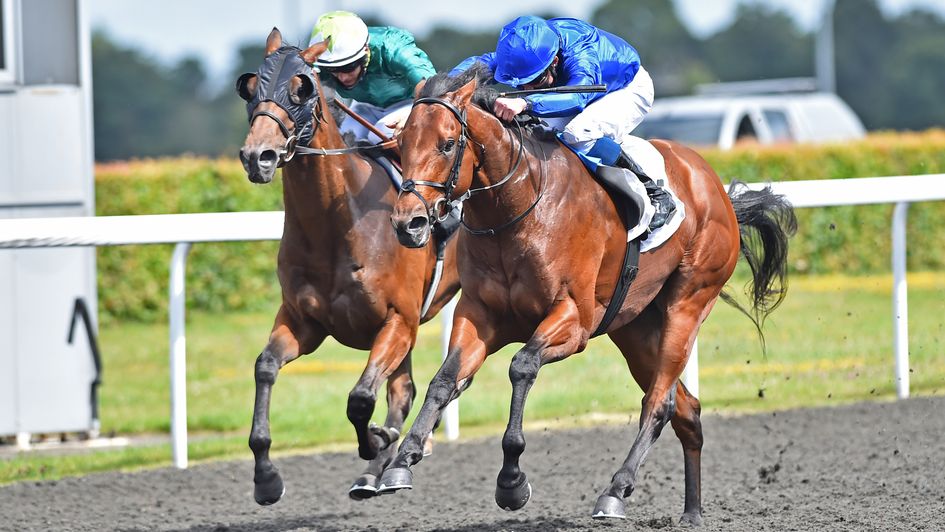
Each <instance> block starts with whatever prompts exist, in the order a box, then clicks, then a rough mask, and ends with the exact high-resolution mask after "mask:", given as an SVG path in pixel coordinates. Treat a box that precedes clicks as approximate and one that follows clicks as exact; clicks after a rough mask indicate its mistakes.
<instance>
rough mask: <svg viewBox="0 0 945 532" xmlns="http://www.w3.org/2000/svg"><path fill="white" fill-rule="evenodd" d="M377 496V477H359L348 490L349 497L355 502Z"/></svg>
mask: <svg viewBox="0 0 945 532" xmlns="http://www.w3.org/2000/svg"><path fill="white" fill-rule="evenodd" d="M376 495H377V477H376V476H374V475H372V474H370V473H365V474H363V475H361V476H360V477H358V479H357V480H355V481H354V484H353V485H352V486H351V489H349V490H348V497H351V499H352V500H355V501H363V500H364V499H370V498H371V497H374V496H376Z"/></svg>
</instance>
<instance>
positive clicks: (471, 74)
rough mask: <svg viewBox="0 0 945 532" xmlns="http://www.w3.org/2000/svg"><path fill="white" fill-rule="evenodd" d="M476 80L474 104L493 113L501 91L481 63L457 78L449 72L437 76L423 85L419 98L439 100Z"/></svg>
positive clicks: (486, 67)
mask: <svg viewBox="0 0 945 532" xmlns="http://www.w3.org/2000/svg"><path fill="white" fill-rule="evenodd" d="M474 79H475V80H476V91H475V92H474V93H473V97H472V102H473V104H475V105H476V106H477V107H481V108H482V109H483V110H485V111H488V112H489V113H491V112H492V107H493V105H494V104H495V99H496V98H498V97H499V91H497V90H496V89H495V87H494V85H495V82H494V81H492V71H491V70H489V67H488V66H486V64H485V63H483V62H481V61H477V62H476V63H475V64H474V65H473V66H472V67H470V68H469V69H467V70H465V71H463V72H460V73H459V74H458V75H456V76H450V75H449V73H447V72H440V73H438V74H436V75H435V76H433V77H432V78H430V79H428V80H427V82H426V84H424V85H423V88H422V89H421V90H420V95H419V96H420V98H438V97H441V96H443V95H445V94H446V93H447V92H453V91H455V90H457V89H459V88H460V87H462V86H463V85H465V84H467V83H469V82H470V81H472V80H474Z"/></svg>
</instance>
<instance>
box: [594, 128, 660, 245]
mask: <svg viewBox="0 0 945 532" xmlns="http://www.w3.org/2000/svg"><path fill="white" fill-rule="evenodd" d="M587 155H590V156H593V157H596V158H598V159H599V160H600V161H601V163H603V164H604V165H607V166H613V167H617V168H624V169H626V170H630V171H631V172H633V174H634V175H636V176H637V179H639V180H640V183H642V184H643V186H644V188H646V193H647V196H649V198H650V203H652V204H653V207H654V208H655V209H656V212H655V213H654V214H653V219H652V220H650V225H649V230H650V231H651V232H652V231H654V230H656V229H658V228H660V227H662V226H663V225H664V224H666V222H668V221H669V220H670V219H671V218H672V217H673V214H675V213H676V203H675V202H674V201H673V198H672V196H670V194H669V192H667V191H666V189H665V188H663V186H662V185H663V183H662V180H660V181H659V182H657V181H654V180H653V179H652V178H651V177H650V176H648V175H646V173H645V172H644V171H643V169H642V168H640V165H638V164H637V163H636V162H634V161H633V159H631V158H630V157H628V156H627V154H626V153H624V151H623V148H621V147H620V145H619V144H617V142H615V141H614V140H613V139H611V138H608V137H602V138H600V139H597V141H596V142H595V143H594V145H593V146H592V147H591V149H590V150H589V151H588V152H587Z"/></svg>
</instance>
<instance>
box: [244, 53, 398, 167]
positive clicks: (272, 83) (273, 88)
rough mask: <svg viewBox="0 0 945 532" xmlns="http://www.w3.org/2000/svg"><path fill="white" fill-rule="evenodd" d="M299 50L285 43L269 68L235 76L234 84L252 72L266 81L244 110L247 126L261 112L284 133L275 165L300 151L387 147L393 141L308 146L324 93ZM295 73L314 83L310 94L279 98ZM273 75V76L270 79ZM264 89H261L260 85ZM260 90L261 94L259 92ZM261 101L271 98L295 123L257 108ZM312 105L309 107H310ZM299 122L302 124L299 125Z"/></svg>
mask: <svg viewBox="0 0 945 532" xmlns="http://www.w3.org/2000/svg"><path fill="white" fill-rule="evenodd" d="M299 51H300V50H299V49H298V48H294V47H286V48H285V49H284V51H280V52H281V53H280V55H279V56H278V57H276V58H275V61H277V62H276V63H275V65H274V66H273V67H272V68H268V66H269V65H268V64H266V63H264V64H263V66H262V67H260V69H259V70H258V71H257V72H256V73H250V74H243V75H242V76H240V78H239V80H237V86H238V87H239V86H240V84H241V83H244V82H245V80H246V79H248V78H249V77H251V76H254V75H255V76H256V77H257V80H260V81H258V83H265V87H257V91H256V94H254V96H253V98H252V99H250V100H248V101H247V114H249V127H253V123H254V122H255V121H256V119H257V118H258V117H260V116H265V117H267V118H270V119H272V120H273V121H275V123H276V125H278V126H279V130H280V131H281V132H282V135H283V136H284V137H285V139H286V140H285V144H284V145H283V146H282V148H281V149H280V150H279V151H278V157H279V160H278V163H277V167H278V168H281V167H283V166H284V165H285V164H286V163H288V162H289V161H291V160H292V158H293V157H295V155H296V154H299V155H320V156H327V155H345V154H349V153H355V152H362V151H366V150H371V149H376V148H386V147H389V146H390V145H392V144H393V143H392V142H388V143H380V144H375V145H372V146H351V147H347V148H333V149H330V148H311V147H309V146H308V143H309V142H310V141H311V139H312V137H314V136H315V134H316V133H317V132H318V128H319V127H320V126H321V125H322V124H324V123H327V122H326V120H325V114H324V110H323V102H324V99H325V98H324V94H323V92H322V87H321V82H320V81H319V80H318V79H317V77H316V76H314V75H312V74H311V72H310V66H309V65H308V64H306V63H305V62H304V61H303V60H302V58H301V56H299V55H298V52H299ZM287 63H288V64H289V66H290V67H291V66H293V65H294V71H293V72H291V74H290V75H288V76H286V75H284V74H283V72H282V70H283V68H285V66H286V65H287ZM264 69H267V70H266V72H265V74H266V75H267V77H266V78H265V81H264V82H263V81H261V80H263V78H262V76H263V74H264V72H263V70H264ZM295 76H302V77H303V78H308V79H309V80H310V81H311V83H312V86H313V89H314V90H313V92H312V95H311V96H310V97H309V98H308V99H307V100H306V101H305V102H300V103H298V104H296V103H295V102H292V101H291V99H289V100H288V101H282V100H285V99H288V98H287V96H285V95H286V94H287V88H286V86H287V85H288V84H289V82H290V80H291V79H292V78H293V77H295ZM273 78H275V79H273ZM260 88H262V89H264V90H263V91H260V90H259V89H260ZM260 92H263V94H259V93H260ZM264 102H271V103H273V104H274V105H276V106H277V107H279V108H280V109H282V111H284V112H285V114H286V115H287V116H288V117H290V118H291V119H292V123H293V125H294V127H293V128H289V126H287V125H286V123H285V122H284V121H283V120H282V118H280V117H279V116H278V115H276V114H275V113H272V112H269V111H266V110H260V109H259V105H260V104H262V103H264ZM309 108H311V110H309ZM299 124H301V126H300V125H299Z"/></svg>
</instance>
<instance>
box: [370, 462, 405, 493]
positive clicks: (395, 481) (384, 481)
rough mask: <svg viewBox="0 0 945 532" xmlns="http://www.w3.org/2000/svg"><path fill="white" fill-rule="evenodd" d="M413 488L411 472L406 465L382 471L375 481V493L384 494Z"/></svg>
mask: <svg viewBox="0 0 945 532" xmlns="http://www.w3.org/2000/svg"><path fill="white" fill-rule="evenodd" d="M403 489H407V490H410V489H413V473H411V472H410V469H407V468H406V467H395V468H393V469H388V470H386V471H384V473H383V474H382V475H381V480H380V481H378V483H377V493H378V494H380V495H385V494H388V493H394V492H395V491H397V490H403Z"/></svg>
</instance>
